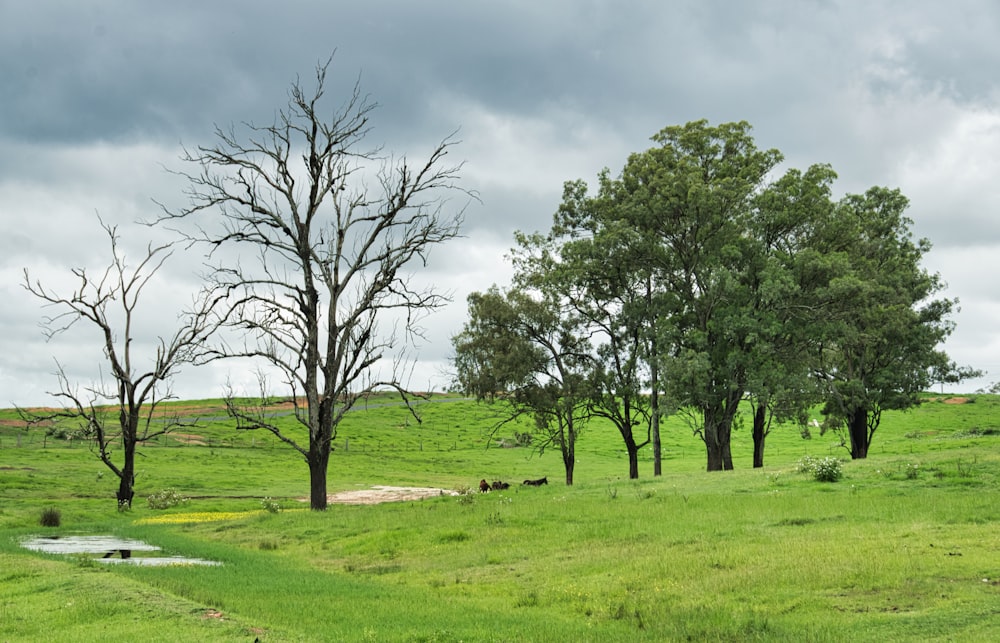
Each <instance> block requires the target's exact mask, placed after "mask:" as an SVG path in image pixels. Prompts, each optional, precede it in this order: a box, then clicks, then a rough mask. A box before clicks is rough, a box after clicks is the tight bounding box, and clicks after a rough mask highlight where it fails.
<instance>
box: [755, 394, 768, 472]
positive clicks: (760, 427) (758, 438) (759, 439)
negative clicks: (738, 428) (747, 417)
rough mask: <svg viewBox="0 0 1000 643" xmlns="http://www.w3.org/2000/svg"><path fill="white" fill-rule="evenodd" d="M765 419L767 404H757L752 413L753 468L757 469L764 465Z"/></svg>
mask: <svg viewBox="0 0 1000 643" xmlns="http://www.w3.org/2000/svg"><path fill="white" fill-rule="evenodd" d="M766 420H767V406H766V405H764V404H758V405H757V410H756V412H755V413H754V415H753V468H754V469H759V468H761V467H763V466H764V438H766V437H767V434H766V433H765V432H764V425H765V422H766Z"/></svg>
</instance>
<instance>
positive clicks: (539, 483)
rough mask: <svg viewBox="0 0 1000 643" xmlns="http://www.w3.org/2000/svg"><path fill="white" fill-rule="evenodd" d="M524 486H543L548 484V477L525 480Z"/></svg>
mask: <svg viewBox="0 0 1000 643" xmlns="http://www.w3.org/2000/svg"><path fill="white" fill-rule="evenodd" d="M524 484H526V485H528V486H529V487H540V486H542V485H543V484H549V477H548V476H545V477H544V478H539V479H538V480H525V481H524Z"/></svg>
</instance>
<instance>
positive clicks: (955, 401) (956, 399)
mask: <svg viewBox="0 0 1000 643" xmlns="http://www.w3.org/2000/svg"><path fill="white" fill-rule="evenodd" d="M941 401H942V402H944V403H945V404H968V403H969V398H967V397H948V398H945V399H943V400H941Z"/></svg>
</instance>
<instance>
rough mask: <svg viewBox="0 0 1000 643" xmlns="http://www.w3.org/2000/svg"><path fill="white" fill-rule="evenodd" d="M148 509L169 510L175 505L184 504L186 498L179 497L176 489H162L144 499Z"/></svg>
mask: <svg viewBox="0 0 1000 643" xmlns="http://www.w3.org/2000/svg"><path fill="white" fill-rule="evenodd" d="M146 501H147V502H148V503H149V508H150V509H169V508H170V507H173V506H175V505H180V504H184V503H185V502H187V501H188V499H187V498H185V497H183V496H181V494H180V493H178V492H177V490H176V489H162V490H160V491H157V492H156V493H154V494H152V495H150V496H149V497H148V498H146Z"/></svg>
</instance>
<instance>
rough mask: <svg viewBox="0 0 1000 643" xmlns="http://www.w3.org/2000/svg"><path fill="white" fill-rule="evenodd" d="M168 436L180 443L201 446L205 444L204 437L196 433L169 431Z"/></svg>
mask: <svg viewBox="0 0 1000 643" xmlns="http://www.w3.org/2000/svg"><path fill="white" fill-rule="evenodd" d="M170 437H172V438H173V439H175V440H177V441H178V442H180V443H181V444H189V445H194V446H199V447H203V446H205V444H206V442H205V437H204V436H202V435H196V434H194V433H174V432H171V433H170Z"/></svg>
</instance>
